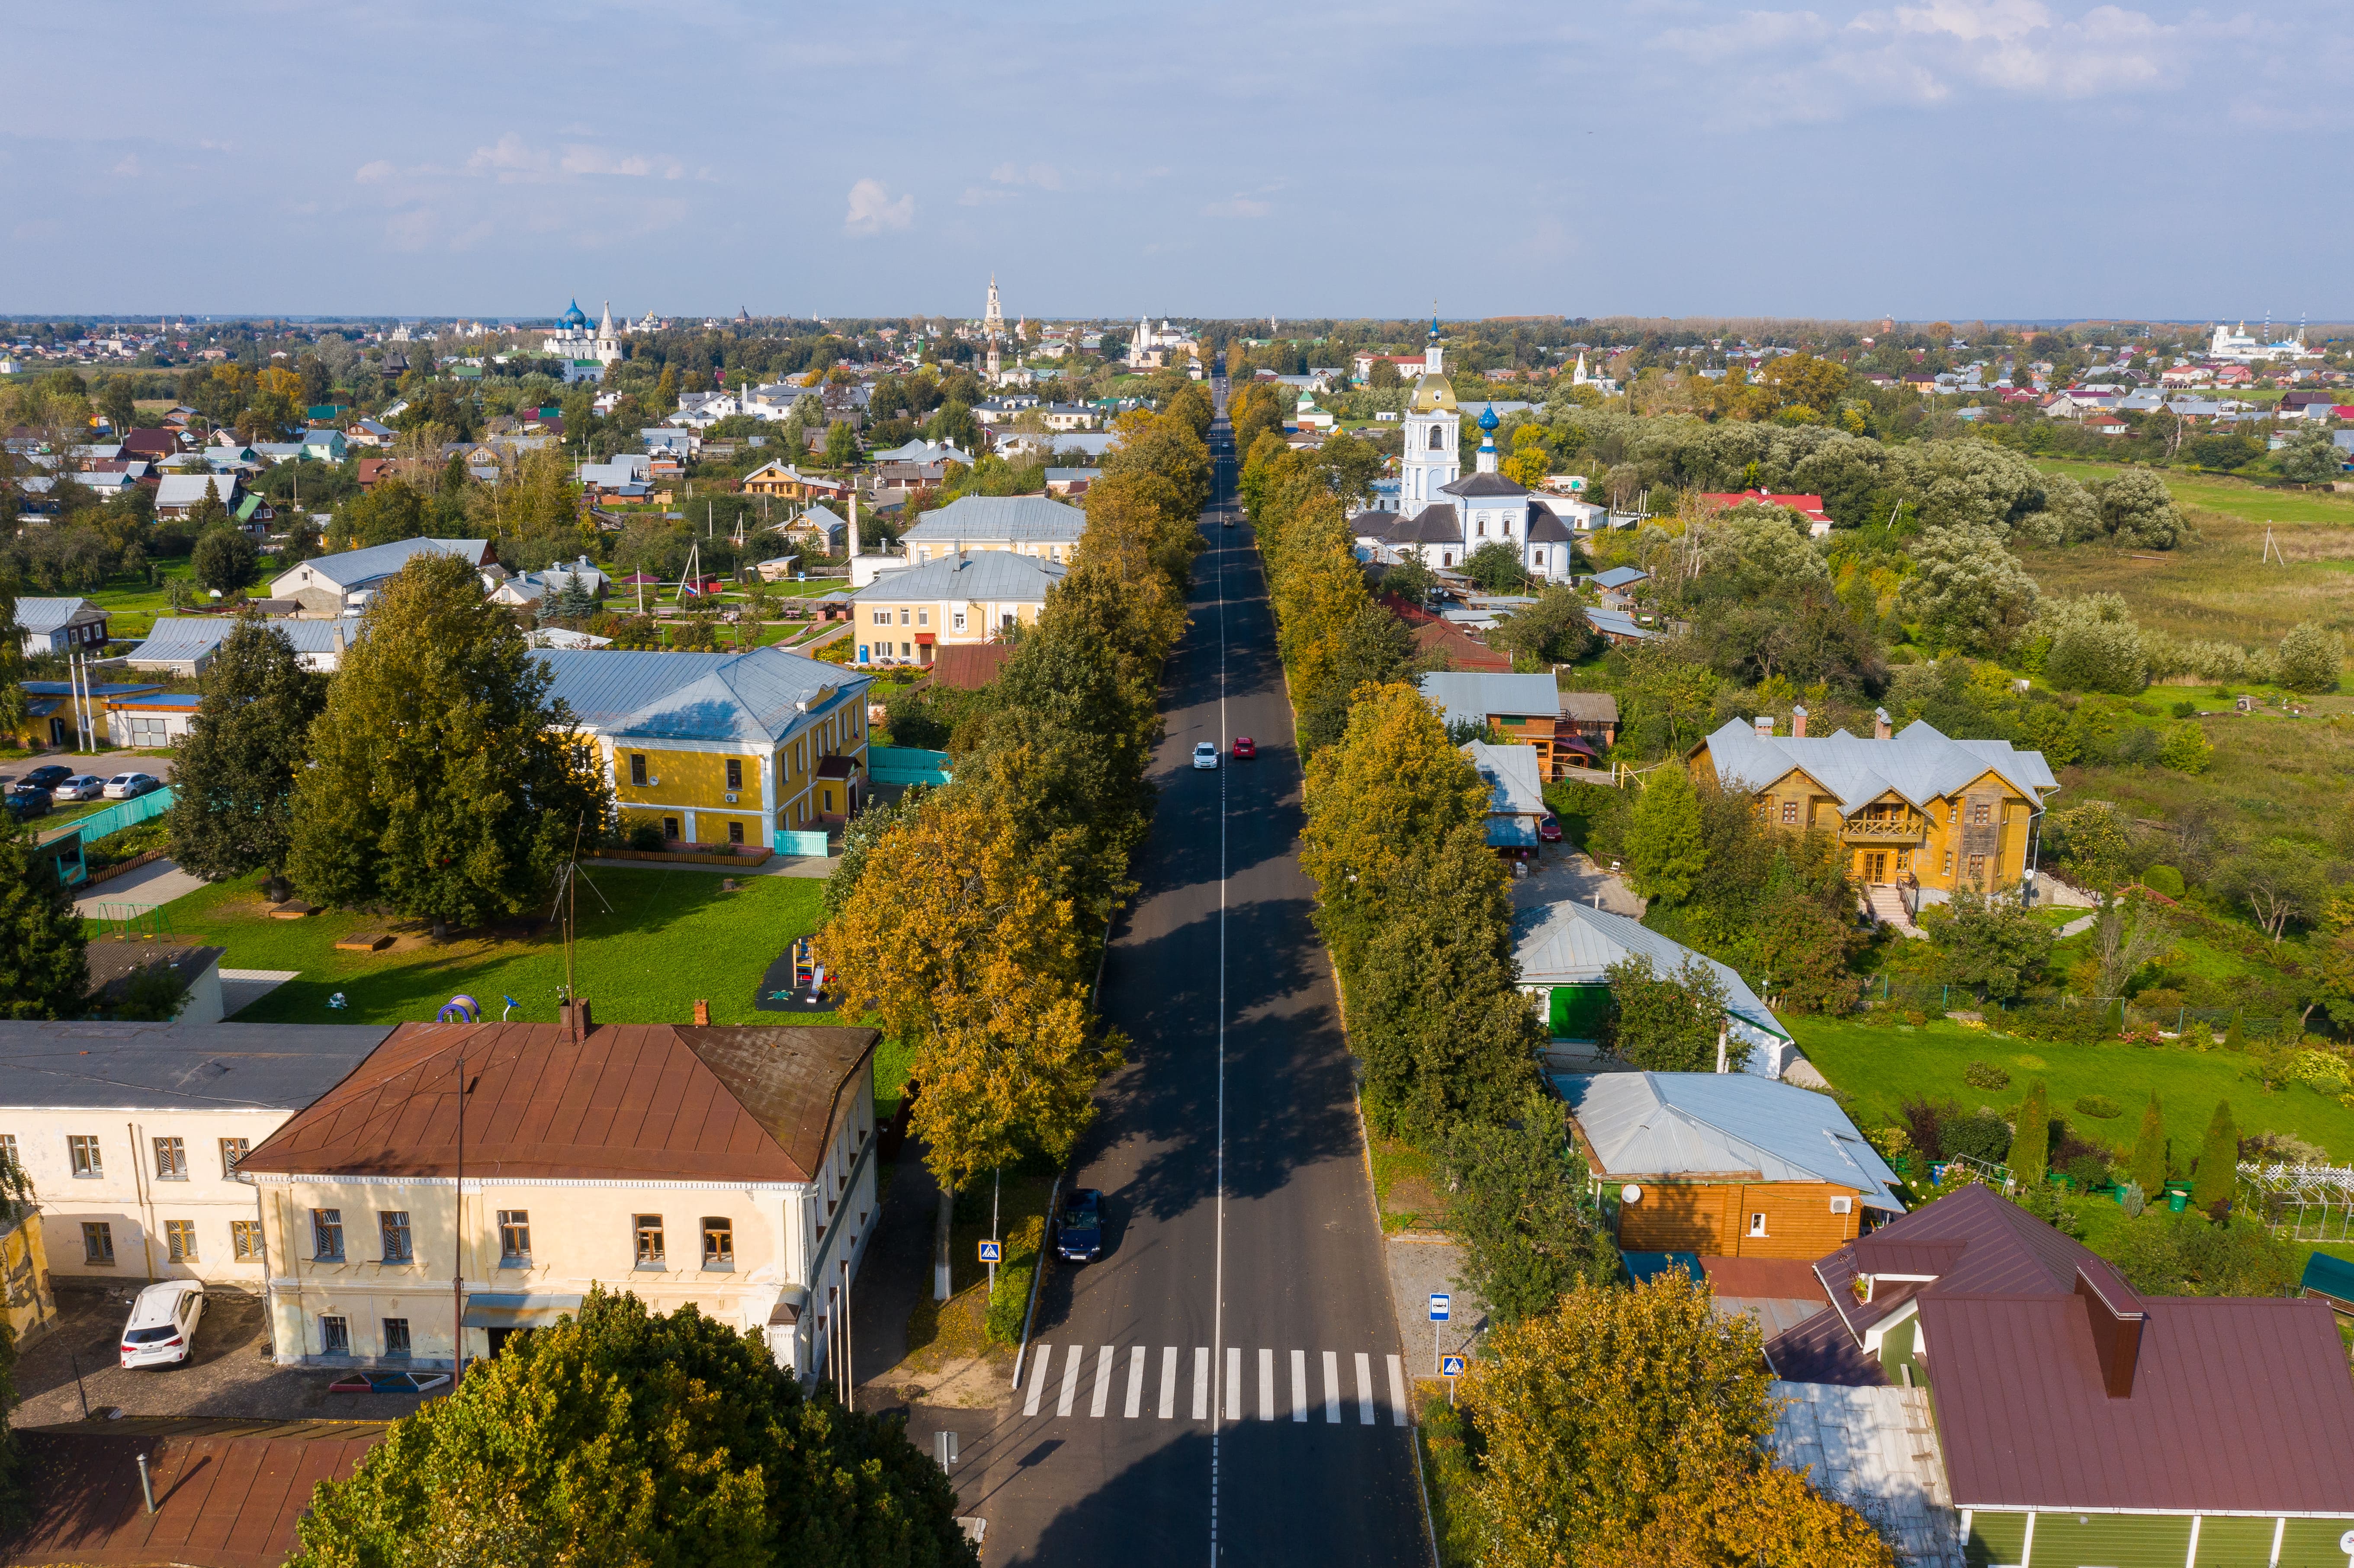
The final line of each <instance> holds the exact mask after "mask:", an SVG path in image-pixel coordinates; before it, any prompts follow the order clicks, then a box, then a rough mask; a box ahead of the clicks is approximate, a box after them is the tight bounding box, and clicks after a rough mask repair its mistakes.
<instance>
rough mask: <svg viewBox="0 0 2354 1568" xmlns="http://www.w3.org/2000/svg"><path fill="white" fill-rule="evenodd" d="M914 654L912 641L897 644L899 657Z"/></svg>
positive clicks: (905, 657)
mask: <svg viewBox="0 0 2354 1568" xmlns="http://www.w3.org/2000/svg"><path fill="white" fill-rule="evenodd" d="M915 656H916V645H915V644H914V643H912V642H902V643H900V644H899V657H900V658H902V659H912V658H914V657H915ZM832 746H833V742H832V741H831V740H829V741H827V742H826V747H827V748H828V749H829V750H831V749H832Z"/></svg>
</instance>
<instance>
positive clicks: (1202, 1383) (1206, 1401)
mask: <svg viewBox="0 0 2354 1568" xmlns="http://www.w3.org/2000/svg"><path fill="white" fill-rule="evenodd" d="M1209 1418H1210V1347H1209V1346H1207V1345H1196V1346H1194V1347H1193V1419H1194V1420H1196V1421H1207V1420H1208V1419H1209Z"/></svg>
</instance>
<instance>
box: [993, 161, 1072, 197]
mask: <svg viewBox="0 0 2354 1568" xmlns="http://www.w3.org/2000/svg"><path fill="white" fill-rule="evenodd" d="M989 177H990V178H991V179H992V180H994V181H996V182H997V183H998V184H999V185H1036V186H1037V187H1038V188H1039V189H1040V190H1042V191H1058V190H1061V189H1062V188H1063V172H1062V171H1061V170H1060V169H1057V168H1056V167H1055V165H1054V164H1029V165H1028V166H1026V167H1023V166H1018V165H1016V164H1010V163H1007V164H998V165H997V167H995V168H993V169H991V170H990V171H989Z"/></svg>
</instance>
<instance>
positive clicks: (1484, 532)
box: [1472, 512, 1488, 539]
mask: <svg viewBox="0 0 2354 1568" xmlns="http://www.w3.org/2000/svg"><path fill="white" fill-rule="evenodd" d="M1472 528H1473V530H1474V533H1475V535H1476V536H1477V537H1479V538H1481V539H1484V538H1486V537H1487V536H1488V514H1486V513H1484V512H1483V513H1481V514H1479V522H1477V523H1475V524H1472Z"/></svg>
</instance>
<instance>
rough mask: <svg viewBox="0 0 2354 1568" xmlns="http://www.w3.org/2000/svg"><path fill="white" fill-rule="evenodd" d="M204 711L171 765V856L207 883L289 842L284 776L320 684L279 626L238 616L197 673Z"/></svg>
mask: <svg viewBox="0 0 2354 1568" xmlns="http://www.w3.org/2000/svg"><path fill="white" fill-rule="evenodd" d="M203 687H204V695H205V703H204V708H203V710H202V711H201V712H199V713H198V714H197V715H196V719H195V721H194V722H193V723H192V724H191V725H190V726H188V737H187V739H186V740H185V741H183V742H182V743H181V744H180V748H179V752H178V755H177V756H176V758H175V760H174V763H173V768H172V793H173V803H172V812H171V826H172V858H173V859H174V860H175V861H176V862H177V863H179V865H180V866H181V868H182V869H184V870H186V871H190V872H193V873H195V874H196V875H198V876H201V877H204V878H206V879H207V881H214V882H217V881H221V880H223V879H225V878H228V877H234V876H242V875H244V874H246V873H247V872H249V871H253V870H256V869H260V870H266V871H267V872H269V874H270V881H271V883H272V884H273V885H275V884H276V883H278V881H279V880H280V879H281V876H282V875H283V874H284V872H285V870H286V857H287V855H288V854H289V853H291V851H292V845H293V832H294V779H295V776H296V775H297V774H298V773H300V772H301V771H302V768H303V765H304V764H305V763H306V762H307V761H308V760H309V758H310V736H311V726H312V723H313V721H314V720H316V719H317V718H318V716H319V715H320V713H321V712H322V711H323V709H324V708H325V706H326V701H327V682H326V679H325V678H324V677H323V676H320V675H314V674H312V673H310V672H308V671H306V670H304V669H303V668H302V662H301V661H300V660H299V659H297V658H296V656H295V653H294V644H293V641H292V639H290V638H289V637H288V636H287V635H286V632H285V631H284V630H283V629H281V628H280V627H276V626H272V625H270V624H268V623H266V622H264V621H263V620H260V618H259V617H258V616H253V615H242V616H239V618H238V620H237V624H236V625H234V626H232V627H231V628H229V633H228V636H227V637H225V638H223V639H221V645H220V652H218V653H217V655H216V656H215V657H214V660H213V662H212V664H211V665H210V666H209V667H208V668H207V670H206V671H205V673H204V681H203Z"/></svg>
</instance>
